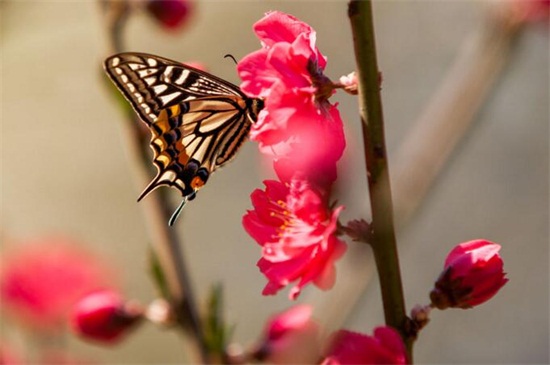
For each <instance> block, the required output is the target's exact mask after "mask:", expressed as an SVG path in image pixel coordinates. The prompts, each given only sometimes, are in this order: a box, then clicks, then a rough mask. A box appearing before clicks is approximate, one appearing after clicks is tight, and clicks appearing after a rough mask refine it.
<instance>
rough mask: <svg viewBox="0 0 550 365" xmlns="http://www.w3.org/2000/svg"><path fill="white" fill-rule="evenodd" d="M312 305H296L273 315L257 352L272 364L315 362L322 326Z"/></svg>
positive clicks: (256, 354)
mask: <svg viewBox="0 0 550 365" xmlns="http://www.w3.org/2000/svg"><path fill="white" fill-rule="evenodd" d="M311 313H312V308H311V306H308V305H297V306H294V307H292V308H290V309H289V310H287V311H285V312H283V313H280V314H277V315H275V316H273V317H272V318H271V319H270V320H269V321H268V323H267V325H266V328H265V330H264V339H263V341H262V343H261V344H260V346H259V348H258V350H257V351H256V353H255V356H256V358H257V359H258V360H260V361H263V362H269V363H272V364H314V363H316V361H317V359H318V358H319V327H318V325H317V323H315V322H314V321H313V320H312V319H311Z"/></svg>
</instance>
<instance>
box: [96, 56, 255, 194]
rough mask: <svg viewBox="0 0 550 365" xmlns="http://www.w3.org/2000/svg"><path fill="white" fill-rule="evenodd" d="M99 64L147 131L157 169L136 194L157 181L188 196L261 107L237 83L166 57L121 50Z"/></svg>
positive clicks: (231, 150)
mask: <svg viewBox="0 0 550 365" xmlns="http://www.w3.org/2000/svg"><path fill="white" fill-rule="evenodd" d="M104 67H105V71H106V72H107V74H108V75H109V77H110V78H111V80H112V81H113V82H114V84H115V85H116V86H117V87H118V89H119V90H120V91H121V92H122V94H123V95H124V96H125V97H126V99H128V101H129V102H130V104H131V105H132V107H133V108H134V110H135V111H136V112H137V114H138V115H139V117H140V119H141V120H142V121H143V122H144V123H145V124H146V125H147V126H148V127H149V129H150V131H151V144H150V145H151V148H152V150H153V154H154V156H153V163H154V165H155V166H156V167H157V175H156V176H155V178H154V179H153V180H152V181H151V183H150V184H149V185H148V186H147V187H146V188H145V190H144V191H143V192H142V193H141V195H140V197H139V198H138V200H141V199H142V198H144V197H145V196H146V195H147V194H149V193H150V192H151V191H153V190H155V189H156V188H157V187H159V186H163V185H165V186H170V187H173V188H176V189H177V190H179V191H180V192H181V194H182V196H183V198H184V202H186V201H187V200H191V199H193V198H194V197H195V195H196V192H197V191H198V190H199V189H200V188H201V187H203V186H204V185H205V184H206V182H207V180H208V177H209V176H210V174H211V173H212V172H214V171H215V170H216V169H217V168H220V167H222V166H223V165H225V164H226V163H227V162H229V161H231V160H232V159H233V158H234V157H235V154H236V153H237V151H238V150H239V148H240V147H241V145H242V144H243V143H244V142H245V141H246V139H247V138H248V132H249V130H250V127H251V125H252V123H254V122H256V120H257V116H258V113H259V112H260V111H261V109H262V108H263V101H262V100H261V99H253V98H248V97H247V96H246V95H244V94H243V93H242V91H241V90H240V89H239V87H238V86H236V85H233V84H231V83H229V82H227V81H225V80H222V79H220V78H218V77H216V76H214V75H211V74H209V73H206V72H204V71H201V70H198V69H196V68H193V67H191V66H187V65H184V64H181V63H179V62H176V61H172V60H169V59H166V58H162V57H158V56H153V55H149V54H144V53H121V54H117V55H114V56H111V57H109V58H107V60H105V64H104ZM183 204H184V203H183Z"/></svg>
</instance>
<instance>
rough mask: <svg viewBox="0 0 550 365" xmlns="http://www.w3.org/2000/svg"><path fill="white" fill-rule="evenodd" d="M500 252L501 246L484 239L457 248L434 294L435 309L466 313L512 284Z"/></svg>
mask: <svg viewBox="0 0 550 365" xmlns="http://www.w3.org/2000/svg"><path fill="white" fill-rule="evenodd" d="M499 250H500V245H498V244H496V243H493V242H490V241H486V240H481V239H480V240H473V241H468V242H464V243H461V244H459V245H457V246H456V247H455V248H454V249H453V250H452V251H451V252H450V253H449V255H448V256H447V259H446V260H445V269H444V270H443V272H442V273H441V275H440V276H439V278H438V279H437V282H436V283H435V287H434V289H433V290H432V292H431V293H430V298H431V300H432V305H433V306H434V307H436V308H439V309H446V308H449V307H451V308H463V309H466V308H471V307H473V306H476V305H479V304H482V303H484V302H486V301H487V300H489V299H491V298H492V297H493V296H494V295H495V294H496V293H497V292H498V291H499V290H500V288H502V286H503V285H504V284H506V282H507V281H508V279H507V278H505V275H506V274H505V273H504V271H503V262H502V258H501V257H500V255H499V253H498V252H499Z"/></svg>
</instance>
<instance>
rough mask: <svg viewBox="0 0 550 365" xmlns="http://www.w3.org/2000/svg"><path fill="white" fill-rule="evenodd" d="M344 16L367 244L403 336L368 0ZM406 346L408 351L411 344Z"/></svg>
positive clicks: (388, 315)
mask: <svg viewBox="0 0 550 365" xmlns="http://www.w3.org/2000/svg"><path fill="white" fill-rule="evenodd" d="M348 16H349V18H350V22H351V29H352V33H353V44H354V49H355V57H356V62H357V76H358V80H359V105H360V115H361V122H362V124H361V125H362V130H363V142H364V148H365V161H366V165H367V166H366V168H367V179H368V183H369V195H370V201H371V215H372V223H371V227H372V238H371V239H372V240H371V246H372V249H373V253H374V259H375V261H376V267H377V269H378V278H379V281H380V289H381V292H382V301H383V306H384V317H385V320H386V324H387V325H389V326H392V327H394V328H396V329H397V330H399V331H400V332H401V333H402V335H403V337H404V338H405V337H406V336H405V325H406V322H407V316H406V314H405V301H404V299H403V289H402V284H401V274H400V269H399V259H398V255H397V244H396V240H395V231H394V226H393V207H392V198H391V190H390V180H389V172H388V159H387V154H386V142H385V138H384V118H383V114H382V100H381V97H380V76H379V70H378V64H377V59H376V44H375V37H374V24H373V18H372V4H371V1H370V0H368V1H361V0H352V1H350V3H349V7H348ZM408 350H409V355H410V350H411V346H408ZM409 361H410V356H409Z"/></svg>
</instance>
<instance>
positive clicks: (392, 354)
mask: <svg viewBox="0 0 550 365" xmlns="http://www.w3.org/2000/svg"><path fill="white" fill-rule="evenodd" d="M405 363H406V354H405V345H404V344H403V340H402V339H401V336H400V335H399V333H398V332H397V331H396V330H395V329H393V328H391V327H378V328H376V329H375V330H374V335H373V336H367V335H364V334H362V333H356V332H351V331H346V330H341V331H338V332H337V333H336V334H335V335H334V336H333V339H332V342H331V346H330V349H329V351H328V354H327V357H326V358H325V360H324V361H323V364H322V365H347V364H350V365H351V364H405Z"/></svg>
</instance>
